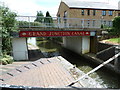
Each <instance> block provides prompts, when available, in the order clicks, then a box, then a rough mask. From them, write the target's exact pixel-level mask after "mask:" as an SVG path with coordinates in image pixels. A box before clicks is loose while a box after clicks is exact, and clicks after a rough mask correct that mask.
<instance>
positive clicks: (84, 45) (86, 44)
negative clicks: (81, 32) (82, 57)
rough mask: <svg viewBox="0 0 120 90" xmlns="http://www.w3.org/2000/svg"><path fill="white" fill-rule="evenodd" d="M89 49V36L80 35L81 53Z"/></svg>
mask: <svg viewBox="0 0 120 90" xmlns="http://www.w3.org/2000/svg"><path fill="white" fill-rule="evenodd" d="M89 51H90V37H87V36H84V37H82V54H85V53H88V52H89Z"/></svg>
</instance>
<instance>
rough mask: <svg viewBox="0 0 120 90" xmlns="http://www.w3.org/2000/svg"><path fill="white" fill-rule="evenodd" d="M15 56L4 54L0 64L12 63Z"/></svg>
mask: <svg viewBox="0 0 120 90" xmlns="http://www.w3.org/2000/svg"><path fill="white" fill-rule="evenodd" d="M13 61H14V60H13V58H12V57H11V56H9V55H3V58H1V59H0V64H2V65H6V64H11V63H12V62H13Z"/></svg>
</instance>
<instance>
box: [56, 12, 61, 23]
mask: <svg viewBox="0 0 120 90" xmlns="http://www.w3.org/2000/svg"><path fill="white" fill-rule="evenodd" d="M57 20H58V23H61V18H60V14H59V15H58V18H57Z"/></svg>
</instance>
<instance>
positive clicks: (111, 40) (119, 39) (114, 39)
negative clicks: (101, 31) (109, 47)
mask: <svg viewBox="0 0 120 90" xmlns="http://www.w3.org/2000/svg"><path fill="white" fill-rule="evenodd" d="M108 41H110V42H114V43H120V38H111V39H108Z"/></svg>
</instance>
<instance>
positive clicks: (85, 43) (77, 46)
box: [63, 36, 90, 54]
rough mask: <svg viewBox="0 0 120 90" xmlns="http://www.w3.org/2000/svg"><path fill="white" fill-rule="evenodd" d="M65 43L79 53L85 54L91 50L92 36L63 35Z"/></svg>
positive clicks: (68, 47) (65, 45)
mask: <svg viewBox="0 0 120 90" xmlns="http://www.w3.org/2000/svg"><path fill="white" fill-rule="evenodd" d="M63 45H64V47H65V48H67V49H70V50H72V51H74V52H76V53H78V54H85V53H88V52H89V51H90V37H89V36H83V37H80V36H78V37H63Z"/></svg>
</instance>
